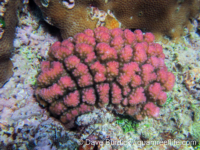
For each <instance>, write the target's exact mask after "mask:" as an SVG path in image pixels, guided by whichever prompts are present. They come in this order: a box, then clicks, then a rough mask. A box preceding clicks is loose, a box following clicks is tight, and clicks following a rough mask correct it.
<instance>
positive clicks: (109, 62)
mask: <svg viewBox="0 0 200 150" xmlns="http://www.w3.org/2000/svg"><path fill="white" fill-rule="evenodd" d="M164 59H165V55H164V53H163V49H162V46H161V45H159V44H157V43H154V35H153V34H152V33H150V32H148V33H145V34H144V35H143V33H142V31H141V30H135V31H134V33H133V32H131V31H130V30H128V29H125V30H122V29H120V28H115V29H112V30H109V29H108V28H106V27H98V28H96V29H94V31H93V30H91V29H87V30H85V31H84V32H83V33H78V34H76V35H75V36H74V37H73V38H68V39H66V40H64V41H62V42H55V43H54V44H53V45H52V46H51V47H50V49H49V58H48V60H47V61H43V62H42V63H41V72H40V73H39V75H38V78H37V89H36V91H35V95H36V97H37V100H38V102H39V103H40V104H41V105H43V106H45V107H48V108H49V111H50V112H51V113H52V114H53V115H54V116H55V117H56V118H59V120H60V121H61V122H62V123H64V124H66V125H69V124H73V123H74V120H75V118H76V117H77V116H78V115H80V114H84V113H87V112H91V111H93V109H94V108H95V107H97V108H98V107H100V108H101V107H111V108H112V109H113V110H114V111H115V112H116V113H119V114H126V115H129V116H132V117H134V118H135V119H137V120H143V119H144V117H145V116H148V117H158V116H159V111H160V108H159V106H161V105H163V104H165V102H166V99H167V94H166V92H167V91H170V90H172V88H173V86H174V82H175V76H174V75H173V74H172V73H171V72H168V71H167V67H166V65H165V63H164Z"/></svg>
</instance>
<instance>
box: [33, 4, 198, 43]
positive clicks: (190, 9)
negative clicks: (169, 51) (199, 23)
mask: <svg viewBox="0 0 200 150" xmlns="http://www.w3.org/2000/svg"><path fill="white" fill-rule="evenodd" d="M41 1H42V0H35V2H36V3H37V5H38V6H39V7H40V9H41V10H42V12H43V15H44V18H45V19H46V20H47V21H48V22H50V23H51V24H53V25H55V26H56V27H58V28H59V29H61V34H62V37H63V38H67V37H69V36H73V35H75V34H76V33H78V32H82V31H83V30H84V29H87V28H90V29H94V28H95V25H96V23H97V22H98V20H91V18H90V13H91V10H90V9H91V7H95V8H97V9H99V10H103V11H105V12H107V13H108V10H110V12H112V13H113V14H114V16H115V17H116V19H117V20H118V21H119V22H120V23H121V24H122V27H123V28H129V29H142V30H144V31H148V32H149V31H150V32H153V33H154V34H156V37H157V39H163V37H164V36H167V37H170V38H172V39H173V40H174V39H179V38H180V36H182V35H183V34H184V27H188V28H189V29H190V28H191V23H190V20H191V19H193V18H196V17H197V16H198V13H199V6H200V4H199V3H200V2H199V0H182V1H180V0H167V1H166V0H143V1H141V0H134V1H131V0H92V1H91V0H76V1H75V2H74V5H75V6H74V8H73V9H71V8H70V9H69V8H67V7H66V6H64V5H63V4H62V3H63V2H65V3H68V4H70V3H71V2H70V1H69V0H62V1H61V2H60V1H59V0H54V1H52V0H48V1H47V0H46V1H42V2H43V3H42V2H41ZM71 1H73V0H71ZM44 2H46V5H45V4H44ZM107 20H108V21H107ZM109 21H110V20H109V19H106V20H105V24H104V25H107V26H110V25H109V24H110V22H109ZM112 23H113V22H111V24H112ZM111 26H112V25H111Z"/></svg>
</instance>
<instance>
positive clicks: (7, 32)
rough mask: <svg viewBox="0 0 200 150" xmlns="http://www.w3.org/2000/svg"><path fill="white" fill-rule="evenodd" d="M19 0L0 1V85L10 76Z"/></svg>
mask: <svg viewBox="0 0 200 150" xmlns="http://www.w3.org/2000/svg"><path fill="white" fill-rule="evenodd" d="M20 3H21V0H5V2H1V6H2V10H3V11H2V10H1V14H0V18H1V22H2V23H1V27H0V28H1V33H2V34H1V37H0V45H1V46H0V87H2V86H3V85H4V83H5V82H6V81H8V79H9V78H10V77H11V76H12V74H13V72H12V67H13V65H12V62H11V60H10V57H11V52H12V50H13V40H14V35H15V26H16V25H17V10H18V7H19V4H20Z"/></svg>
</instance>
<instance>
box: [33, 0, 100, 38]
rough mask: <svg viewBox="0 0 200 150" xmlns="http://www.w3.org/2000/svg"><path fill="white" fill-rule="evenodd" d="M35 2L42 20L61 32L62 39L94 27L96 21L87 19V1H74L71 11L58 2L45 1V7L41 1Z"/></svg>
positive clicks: (88, 9)
mask: <svg viewBox="0 0 200 150" xmlns="http://www.w3.org/2000/svg"><path fill="white" fill-rule="evenodd" d="M35 2H36V4H37V5H38V6H39V7H40V9H41V10H42V13H43V16H44V19H45V20H46V21H47V22H48V23H50V24H52V25H54V26H56V27H58V28H59V29H60V30H61V35H62V38H63V39H65V38H67V37H70V36H74V35H75V34H76V33H79V32H82V31H84V30H85V29H87V28H90V29H94V28H95V27H96V23H97V20H91V19H89V15H90V14H89V11H90V7H89V6H90V4H89V0H78V1H76V3H75V6H74V7H73V9H69V8H67V7H66V6H65V5H64V4H63V3H62V2H60V0H50V1H49V2H48V1H46V3H45V4H46V5H45V4H44V1H41V0H35ZM63 2H67V0H66V1H65V0H63Z"/></svg>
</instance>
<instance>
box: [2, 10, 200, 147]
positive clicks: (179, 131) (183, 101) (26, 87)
mask: <svg viewBox="0 0 200 150" xmlns="http://www.w3.org/2000/svg"><path fill="white" fill-rule="evenodd" d="M44 31H45V29H44V27H43V26H42V25H41V24H40V23H39V20H38V18H37V17H34V15H33V14H32V13H30V12H27V13H25V14H23V15H22V16H21V18H20V22H19V26H18V27H17V29H16V38H15V40H14V47H15V54H14V56H13V57H12V62H13V65H14V69H13V71H14V75H13V77H12V78H11V79H10V80H9V81H8V82H7V83H6V84H5V85H4V86H3V88H1V89H0V149H23V150H25V149H34V150H41V149H42V150H44V149H47V150H55V149H76V148H78V147H79V149H87V148H89V147H90V148H95V147H99V149H101V150H103V149H130V150H131V149H149V148H150V147H151V148H152V149H170V148H172V149H173V148H174V149H194V148H195V147H197V144H198V143H199V142H200V134H199V130H200V127H199V124H200V117H199V116H200V112H199V107H200V102H199V101H198V100H197V99H198V98H197V97H196V95H192V94H191V92H190V91H188V88H187V82H186V81H185V74H187V72H190V73H192V71H193V70H195V69H196V68H199V67H200V50H199V48H200V43H199V39H200V37H199V35H197V34H196V33H195V32H191V33H190V36H189V37H186V38H185V39H184V40H185V43H184V44H182V43H180V44H174V43H168V44H162V43H160V44H162V46H163V50H164V53H165V55H166V59H165V63H166V64H167V67H168V69H169V71H171V72H173V73H174V74H175V76H176V83H175V86H174V88H173V91H171V92H169V93H168V99H167V102H166V104H165V105H164V106H163V107H162V108H161V109H160V116H159V117H158V118H157V119H153V118H145V119H144V120H143V121H142V122H136V123H135V124H131V127H132V128H134V130H130V131H129V130H128V132H126V133H124V131H123V128H129V127H128V125H127V126H122V125H121V124H120V123H119V122H118V121H117V118H116V116H115V115H114V114H112V112H110V111H109V110H106V109H104V108H102V109H97V110H94V111H93V112H91V113H89V114H84V115H81V116H79V117H78V118H77V120H76V127H77V128H76V129H74V130H72V131H70V130H66V129H65V128H64V127H63V125H62V124H61V123H60V122H59V121H57V120H56V119H53V118H52V117H51V116H49V113H48V112H47V111H46V110H45V109H43V108H41V107H40V106H39V104H38V103H37V102H36V100H35V98H34V97H33V88H34V85H35V83H36V79H35V75H37V73H38V70H39V63H40V61H41V60H42V59H45V58H46V57H47V51H48V48H49V46H51V45H52V44H53V43H54V42H55V41H57V40H58V38H57V37H55V36H52V35H51V34H49V33H48V32H44ZM196 81H198V82H196V84H199V80H196ZM196 90H197V92H199V88H196ZM197 96H198V95H197ZM120 117H121V118H122V119H121V122H123V117H122V116H120ZM136 124H137V125H136ZM170 140H171V141H172V142H171V143H168V144H163V143H157V144H155V143H150V144H144V143H143V142H144V141H146V142H148V141H149V142H150V141H168V142H169V141H170ZM174 140H176V141H180V142H179V143H178V144H177V143H174V142H173V141H174ZM87 141H90V144H89V146H88V144H87ZM102 141H103V143H102ZM106 141H107V144H106ZM111 141H113V142H117V141H127V142H128V143H126V144H124V143H118V144H117V143H114V144H113V145H112V144H111ZM184 141H188V142H187V144H186V143H184ZM195 141H196V143H195ZM95 142H96V143H95ZM181 142H182V143H181ZM108 143H110V144H108ZM79 145H81V146H79Z"/></svg>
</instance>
